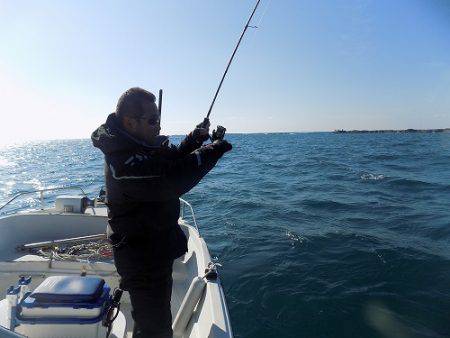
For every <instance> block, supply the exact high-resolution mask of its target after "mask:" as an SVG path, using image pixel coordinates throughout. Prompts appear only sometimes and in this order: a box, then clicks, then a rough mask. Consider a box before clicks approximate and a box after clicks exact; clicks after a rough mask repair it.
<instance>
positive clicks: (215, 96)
mask: <svg viewBox="0 0 450 338" xmlns="http://www.w3.org/2000/svg"><path fill="white" fill-rule="evenodd" d="M260 2H261V0H258V1H257V2H256V5H255V7H254V8H253V11H252V14H251V15H250V17H249V18H248V21H247V23H246V25H245V27H244V30H243V31H242V33H241V36H240V37H239V40H238V42H237V44H236V47H235V48H234V50H233V53H232V54H231V57H230V60H229V61H228V64H227V67H226V68H225V72H224V73H223V75H222V78H221V80H220V82H219V86H218V87H217V90H216V93H215V94H214V98H213V100H212V102H211V105H210V107H209V109H208V113H207V114H206V117H205V119H204V120H203V124H204V125H207V124H208V122H209V116H210V114H211V111H212V109H213V107H214V103H215V102H216V99H217V96H218V95H219V92H220V89H221V88H222V84H223V81H224V80H225V77H226V76H227V73H228V69H230V66H231V63H232V62H233V59H234V56H235V55H236V52H237V50H238V48H239V45H240V44H241V41H242V38H243V37H244V35H245V32H247V29H248V28H249V27H254V26H250V22H251V21H252V18H253V16H254V15H255V12H256V10H257V9H258V6H259V3H260Z"/></svg>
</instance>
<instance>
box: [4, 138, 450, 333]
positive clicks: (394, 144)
mask: <svg viewBox="0 0 450 338" xmlns="http://www.w3.org/2000/svg"><path fill="white" fill-rule="evenodd" d="M229 139H230V141H231V142H232V143H233V145H234V149H233V151H232V152H230V153H228V154H226V155H225V157H224V158H223V159H222V160H221V161H220V163H219V164H218V166H217V167H216V168H214V170H213V171H212V172H211V173H210V174H208V175H207V177H206V178H205V179H204V180H203V181H202V182H201V183H200V184H199V185H198V186H197V187H196V188H194V189H193V190H192V191H191V192H190V193H188V194H187V195H186V196H185V197H184V198H185V199H187V200H188V201H189V202H191V204H192V205H193V206H194V209H195V211H196V216H197V219H198V222H199V227H200V231H201V233H202V234H203V236H204V238H205V240H206V242H207V244H208V246H209V249H210V251H211V254H212V255H213V256H214V258H215V259H216V260H217V261H219V262H220V263H222V265H223V267H222V268H221V271H220V274H221V279H222V283H223V286H224V290H225V294H226V297H227V301H228V307H229V311H230V314H231V319H232V325H233V329H234V333H235V336H236V337H253V338H257V337H259V338H261V337H401V338H403V337H449V336H450V207H449V206H450V134H394V133H392V134H333V133H280V134H247V135H237V134H236V135H230V136H229ZM179 140H180V138H179V137H175V138H174V139H173V141H174V143H177V142H179ZM68 184H78V185H80V186H82V187H84V188H85V189H86V191H87V192H88V193H89V194H91V195H92V196H95V195H96V194H97V192H98V190H99V189H100V187H101V186H102V184H103V162H102V155H101V153H100V152H99V151H98V150H97V149H95V148H93V147H92V146H91V144H90V141H89V140H71V141H48V142H36V143H27V144H22V145H16V146H9V147H3V148H1V149H0V202H4V201H6V200H7V199H8V198H9V197H11V196H13V195H14V194H15V193H16V192H18V191H20V190H29V189H35V188H36V189H37V188H44V187H55V186H61V185H68ZM25 202H26V205H25V204H24V203H23V202H21V203H17V204H15V205H14V207H18V208H20V207H26V206H33V205H36V203H37V201H36V200H35V199H33V198H28V199H27V200H26V201H25Z"/></svg>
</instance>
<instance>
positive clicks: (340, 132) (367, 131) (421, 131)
mask: <svg viewBox="0 0 450 338" xmlns="http://www.w3.org/2000/svg"><path fill="white" fill-rule="evenodd" d="M334 133H337V134H360V133H450V128H443V129H403V130H389V129H386V130H344V129H336V130H335V131H334Z"/></svg>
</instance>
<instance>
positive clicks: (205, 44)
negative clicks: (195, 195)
mask: <svg viewBox="0 0 450 338" xmlns="http://www.w3.org/2000/svg"><path fill="white" fill-rule="evenodd" d="M254 4H255V1H253V0H227V1H218V0H208V1H202V0H198V1H186V0H152V1H85V0H82V1H46V0H40V1H9V0H0V102H1V105H0V115H1V120H0V144H7V143H13V142H20V141H25V140H36V139H62V138H88V137H90V134H91V132H92V131H93V130H94V129H95V128H97V127H98V126H99V125H100V124H101V123H103V122H104V121H105V119H106V117H107V115H108V114H109V113H111V112H113V111H114V110H115V106H116V103H117V99H118V98H119V96H120V95H121V94H122V93H123V92H124V91H125V90H126V89H128V88H130V87H134V86H140V87H143V88H145V89H148V90H150V91H152V92H154V93H157V91H158V89H159V88H162V89H163V90H164V103H163V114H162V122H161V123H162V133H164V134H167V135H173V134H185V133H188V132H189V131H190V130H192V129H193V127H194V126H195V125H196V124H198V123H199V122H201V121H202V120H203V117H204V116H205V115H206V112H207V110H208V107H209V105H210V102H211V100H212V97H213V94H214V92H215V89H216V87H217V85H218V82H219V80H220V77H221V75H222V73H223V71H224V69H225V65H226V62H227V61H228V58H229V56H230V55H231V52H232V50H233V48H234V46H235V44H236V42H237V39H238V37H239V35H240V33H241V31H242V29H243V27H244V24H245V22H246V20H247V18H248V16H249V14H250V12H251V10H252V8H253V6H254ZM252 24H253V25H257V26H258V28H257V29H249V31H248V33H247V35H246V36H245V37H244V40H243V42H242V45H241V47H240V49H239V51H238V52H237V55H236V58H235V61H234V63H233V64H232V66H231V69H230V72H229V74H228V77H227V79H226V80H225V83H224V85H223V88H222V91H221V92H220V94H219V98H218V100H217V102H216V105H215V108H214V110H213V112H212V115H211V124H212V125H213V126H214V125H217V124H220V125H223V126H225V127H226V128H227V130H228V132H231V133H233V132H234V133H241V132H278V131H289V132H295V131H298V132H308V131H331V130H334V129H406V128H444V127H450V95H449V93H450V1H448V0H396V1H391V0H373V1H371V0H262V1H261V4H260V8H259V10H258V11H257V13H256V14H255V18H254V20H253V22H252Z"/></svg>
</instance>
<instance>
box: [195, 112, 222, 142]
mask: <svg viewBox="0 0 450 338" xmlns="http://www.w3.org/2000/svg"><path fill="white" fill-rule="evenodd" d="M208 127H209V119H208V118H207V117H205V119H204V120H203V122H202V123H201V124H199V125H198V126H197V128H208ZM226 131H227V129H226V128H225V127H222V126H217V128H216V129H215V130H213V132H212V134H211V136H210V137H209V138H210V139H211V142H214V141H216V140H223V138H224V137H225V132H226Z"/></svg>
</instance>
